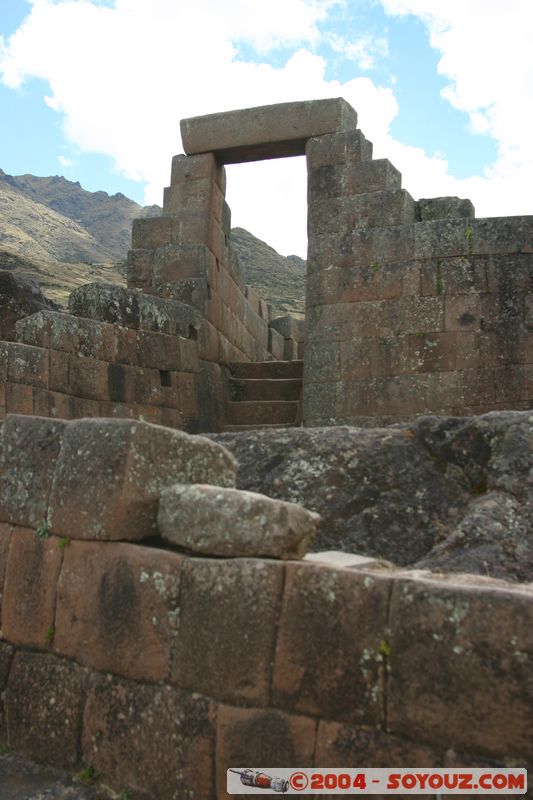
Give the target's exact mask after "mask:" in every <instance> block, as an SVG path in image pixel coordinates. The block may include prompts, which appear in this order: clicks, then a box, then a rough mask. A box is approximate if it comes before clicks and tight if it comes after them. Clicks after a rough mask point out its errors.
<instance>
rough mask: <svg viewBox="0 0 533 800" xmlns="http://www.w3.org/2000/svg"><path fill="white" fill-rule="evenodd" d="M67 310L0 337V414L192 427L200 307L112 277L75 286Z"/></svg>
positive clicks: (30, 319) (26, 321)
mask: <svg viewBox="0 0 533 800" xmlns="http://www.w3.org/2000/svg"><path fill="white" fill-rule="evenodd" d="M70 306H71V310H72V312H73V313H72V314H68V315H67V314H62V313H58V312H53V311H43V312H38V313H37V314H33V315H32V316H30V317H27V318H25V319H23V320H21V321H19V322H18V323H17V338H18V342H2V343H1V344H0V354H1V358H0V367H1V369H2V373H3V374H2V379H3V380H2V385H3V387H4V391H5V396H4V398H3V400H4V402H3V403H2V413H3V415H4V416H5V414H6V413H10V412H11V413H21V414H29V415H32V414H35V415H38V416H47V417H57V418H63V419H75V418H78V417H129V418H132V419H145V420H147V421H149V422H154V423H159V424H163V425H166V426H168V427H172V428H179V429H182V428H184V427H186V428H189V429H195V428H196V427H197V420H198V412H197V406H198V401H197V391H198V386H197V384H198V374H199V369H200V368H199V360H198V345H197V331H198V327H199V324H198V314H197V313H196V312H195V311H194V310H193V309H192V308H190V307H188V306H185V305H183V304H180V303H177V302H176V301H172V300H163V299H161V298H151V297H149V296H147V295H143V294H142V293H140V292H137V291H132V290H129V291H128V290H126V289H121V288H120V287H116V286H113V285H105V284H102V285H98V284H94V285H92V284H91V285H88V286H84V287H81V288H80V289H78V290H76V291H75V292H73V294H72V296H71V299H70Z"/></svg>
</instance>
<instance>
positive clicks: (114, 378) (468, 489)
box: [0, 99, 533, 800]
mask: <svg viewBox="0 0 533 800" xmlns="http://www.w3.org/2000/svg"><path fill="white" fill-rule="evenodd" d="M182 135H183V144H184V149H185V153H186V154H185V155H177V156H175V158H174V159H173V161H172V170H171V179H170V186H169V187H167V188H166V189H165V199H164V209H163V215H162V216H161V217H159V218H149V219H143V220H138V221H136V222H135V223H134V226H133V236H132V239H133V241H132V249H131V251H130V253H129V257H128V287H127V288H120V287H116V286H111V285H105V284H92V285H89V286H84V287H82V288H80V289H77V290H76V291H75V292H73V293H72V295H71V298H70V305H69V313H68V314H67V313H63V312H60V311H58V310H55V309H51V308H39V310H38V312H37V313H34V314H32V315H31V316H28V317H25V318H23V319H20V320H19V321H18V322H17V324H16V333H15V338H16V341H11V340H10V341H4V342H0V409H1V418H2V419H3V420H4V422H3V425H2V431H1V436H0V631H1V634H0V745H7V746H9V747H10V748H12V749H13V750H14V751H16V752H18V753H21V754H23V755H25V756H27V757H30V758H33V759H35V760H36V761H38V762H41V763H43V764H46V765H48V767H50V768H61V769H67V770H69V772H71V773H74V772H76V771H79V770H80V769H81V768H82V767H84V766H85V767H87V766H89V765H90V766H91V767H92V768H93V769H94V770H95V771H96V772H97V773H98V774H99V775H100V776H101V778H102V780H103V781H104V782H105V783H106V784H108V785H110V786H112V787H113V788H114V789H116V791H117V794H118V793H119V792H120V791H122V790H123V789H124V788H125V787H131V788H132V789H133V791H134V798H135V800H148V799H149V800H154V798H161V800H163V798H164V800H183V798H190V800H193V798H194V800H212V799H213V798H217V800H221V798H225V797H227V794H226V789H225V786H226V770H227V768H228V767H230V766H242V765H251V766H260V765H269V766H272V767H276V766H280V767H281V766H291V765H295V766H301V765H312V764H316V765H317V766H320V767H326V766H332V767H343V766H344V767H345V766H361V765H364V766H366V767H372V766H376V767H378V766H379V767H381V766H387V767H394V766H398V767H405V766H417V767H420V766H460V765H464V766H468V765H472V766H473V765H480V764H481V765H499V766H506V765H508V766H516V765H517V764H518V765H520V766H525V767H529V769H530V770H531V769H532V767H533V743H532V742H533V740H532V737H531V718H532V709H533V669H532V659H533V589H532V586H533V584H531V583H522V584H520V583H518V582H519V581H528V580H531V577H530V576H531V569H532V567H531V565H532V564H533V555H532V548H531V529H532V525H533V521H532V518H531V508H532V507H533V506H532V498H531V485H532V484H531V475H532V474H533V473H532V447H531V442H532V441H533V440H532V432H531V425H532V415H531V413H530V411H529V409H530V408H531V402H532V399H533V398H532V394H533V383H532V376H533V347H532V335H533V333H532V332H533V311H532V309H533V291H532V273H533V218H532V217H511V218H502V219H475V216H474V209H473V207H472V205H471V203H470V202H469V201H468V200H462V199H459V198H436V199H422V200H418V201H415V200H414V199H413V198H412V197H411V196H410V195H409V194H408V192H407V191H405V190H404V189H402V188H401V176H400V174H399V172H398V171H397V170H396V169H395V167H394V166H393V165H392V164H391V163H390V162H389V161H387V160H386V159H378V160H374V159H373V158H372V145H371V143H370V142H368V141H367V140H366V139H365V137H364V135H363V134H362V133H361V131H360V130H359V129H358V128H357V115H356V112H355V111H354V110H353V109H352V108H351V107H350V106H349V105H348V104H347V103H346V102H345V101H344V100H342V99H333V100H321V101H315V102H305V103H288V104H282V105H279V106H267V107H262V108H256V109H246V110H241V111H235V112H230V113H228V114H215V115H210V116H207V117H198V118H194V119H189V120H185V121H183V123H182ZM289 155H305V157H306V159H307V167H308V223H309V252H308V262H307V298H306V322H305V323H302V322H299V321H297V320H294V319H292V318H291V317H282V318H278V319H271V315H270V312H269V308H268V306H267V304H266V303H265V302H264V300H262V299H261V298H260V297H259V296H258V295H257V294H256V292H254V290H253V289H251V288H250V287H249V286H246V284H245V281H244V276H243V271H242V268H241V266H240V264H239V261H238V258H237V257H236V255H235V253H234V252H233V250H232V247H231V242H230V240H229V232H230V209H229V207H228V205H227V203H226V201H225V170H224V164H227V163H228V164H229V163H236V162H239V161H249V160H254V159H264V158H280V157H285V156H289ZM12 322H13V320H12V321H11V323H10V331H12V328H13V325H12ZM6 335H7V334H6ZM9 338H10V339H11V338H12V334H11V333H10V334H9ZM501 409H512V410H509V411H507V412H505V413H499V412H500V410H501ZM482 412H493V413H488V414H486V415H484V416H473V417H469V418H463V419H460V418H458V417H457V416H455V417H454V416H452V417H445V416H435V415H444V414H452V415H465V414H466V415H471V414H476V415H478V414H481V413H482ZM494 412H495V413H494ZM428 414H430V415H429V416H428ZM431 414H432V415H433V416H431ZM415 417H417V419H413V418H415ZM302 423H303V427H302ZM388 423H402V424H396V425H392V426H389V427H380V428H377V429H376V430H373V431H370V430H361V429H356V428H353V427H352V428H351V427H348V426H349V425H362V426H368V427H370V426H372V425H380V426H381V425H385V424H388ZM295 426H296V427H298V428H299V429H298V430H289V431H288V430H285V428H291V427H295ZM318 426H325V427H322V428H318ZM331 426H338V427H331ZM340 426H344V427H340ZM248 428H253V429H254V431H253V432H252V433H249V432H246V431H247V429H248ZM256 428H266V430H261V431H259V432H257V431H256V430H255V429H256ZM272 428H275V430H271V429H272ZM221 431H222V432H223V433H222V434H220V433H217V432H221ZM243 431H244V432H243ZM189 432H193V433H198V432H202V433H210V436H209V437H200V436H190V435H189ZM230 450H231V451H232V453H233V455H232V453H230ZM266 495H268V496H266ZM304 506H305V507H306V508H308V509H309V510H306V508H304ZM316 512H318V513H319V514H320V515H321V518H320V517H319V516H318V514H317V513H316ZM310 547H314V548H315V549H317V550H319V551H320V550H325V551H332V550H335V551H336V550H351V549H355V550H356V551H357V552H358V553H360V554H363V555H366V557H362V556H361V555H359V556H357V555H353V554H348V553H341V554H338V553H337V554H336V553H331V552H329V553H324V552H322V553H321V552H315V553H313V554H311V557H309V556H308V555H306V552H307V549H308V548H310ZM384 557H385V558H387V559H388V560H390V561H391V562H394V563H395V564H399V565H400V566H399V567H394V566H393V565H392V564H391V563H387V562H386V561H383V560H382V559H383V558H384ZM413 565H416V566H417V567H425V566H428V567H430V568H433V569H446V570H453V569H455V570H457V571H459V570H463V571H466V570H468V571H469V572H478V573H479V572H481V573H483V575H481V576H480V575H476V576H474V575H469V576H465V575H461V574H458V575H454V576H450V575H444V574H441V573H439V572H435V573H431V572H429V571H425V570H423V569H410V568H409V567H412V566H413ZM487 572H489V573H491V574H492V575H493V576H497V577H502V578H506V579H508V582H507V581H504V580H497V579H495V578H494V577H485V574H484V573H487ZM511 581H516V582H515V583H511ZM1 774H2V773H1V771H0V775H1ZM79 796H82V793H81V791H80V793H79ZM87 796H89V795H87Z"/></svg>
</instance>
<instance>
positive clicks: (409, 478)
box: [212, 428, 467, 564]
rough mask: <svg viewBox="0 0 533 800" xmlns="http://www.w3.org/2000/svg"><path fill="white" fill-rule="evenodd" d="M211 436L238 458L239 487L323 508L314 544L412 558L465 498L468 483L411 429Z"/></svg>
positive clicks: (420, 553)
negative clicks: (440, 464)
mask: <svg viewBox="0 0 533 800" xmlns="http://www.w3.org/2000/svg"><path fill="white" fill-rule="evenodd" d="M212 438H214V439H215V440H216V441H219V442H220V443H223V444H224V446H225V447H227V448H228V449H229V450H231V451H232V452H233V454H234V455H235V457H236V458H237V461H238V462H239V470H238V473H237V486H238V488H240V489H246V490H250V491H258V492H261V493H263V494H266V495H268V496H269V497H274V498H279V499H283V500H287V501H289V502H295V503H300V504H301V505H303V506H304V507H305V508H309V509H310V510H312V511H315V512H317V513H319V514H320V515H321V517H322V519H321V522H320V523H319V526H318V530H317V535H316V537H315V540H314V544H313V547H312V549H314V550H332V549H334V550H346V551H349V552H350V551H351V552H356V553H364V554H366V555H370V556H375V557H381V558H386V559H388V560H390V561H393V562H394V563H397V564H409V563H411V562H412V561H413V560H416V559H418V558H421V557H422V556H423V555H424V554H425V553H427V552H428V550H429V549H431V547H432V545H433V542H434V541H435V540H436V538H437V535H438V533H439V532H440V530H441V526H442V524H443V523H444V524H448V525H452V524H453V522H454V521H455V519H456V516H457V508H456V507H457V505H458V504H459V503H466V495H467V489H466V487H464V486H463V485H462V484H461V481H459V480H458V479H457V478H456V477H455V476H453V475H452V476H450V477H447V476H446V475H445V474H443V473H442V472H441V470H440V469H438V468H437V466H436V465H435V463H434V461H433V459H431V458H430V457H429V456H428V454H427V452H426V450H425V449H424V448H423V447H421V446H420V445H419V444H418V443H417V442H416V437H415V436H413V435H412V434H411V433H409V429H407V428H406V429H404V430H401V429H395V430H394V429H376V430H372V431H367V430H362V429H357V428H330V429H324V428H319V429H293V430H278V431H268V430H265V431H254V432H250V433H235V434H233V433H226V434H219V435H215V436H213V437H212ZM421 487H424V489H423V493H422V491H421ZM417 492H418V496H417ZM407 498H408V499H407ZM432 520H433V521H434V520H439V523H438V524H435V522H433V525H432Z"/></svg>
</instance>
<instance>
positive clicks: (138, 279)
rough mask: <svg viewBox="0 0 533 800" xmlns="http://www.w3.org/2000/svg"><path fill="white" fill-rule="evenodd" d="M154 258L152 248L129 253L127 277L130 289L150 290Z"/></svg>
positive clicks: (138, 249)
mask: <svg viewBox="0 0 533 800" xmlns="http://www.w3.org/2000/svg"><path fill="white" fill-rule="evenodd" d="M153 257H154V249H153V248H152V247H149V248H137V249H136V250H129V251H128V255H127V260H126V275H127V279H128V288H129V289H149V288H150V287H151V286H152V259H153Z"/></svg>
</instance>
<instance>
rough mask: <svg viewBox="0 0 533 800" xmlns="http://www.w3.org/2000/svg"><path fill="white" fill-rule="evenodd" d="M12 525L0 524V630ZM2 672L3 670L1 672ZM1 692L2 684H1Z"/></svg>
mask: <svg viewBox="0 0 533 800" xmlns="http://www.w3.org/2000/svg"><path fill="white" fill-rule="evenodd" d="M12 530H13V526H12V525H7V524H6V523H4V522H2V523H0V630H2V617H1V611H2V596H3V592H4V579H5V575H6V570H7V554H8V552H9V542H10V540H11V531H12ZM0 671H1V670H0ZM0 691H1V683H0Z"/></svg>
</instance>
